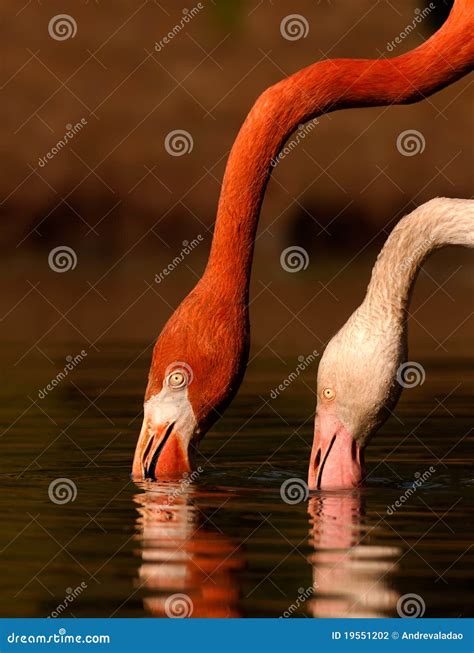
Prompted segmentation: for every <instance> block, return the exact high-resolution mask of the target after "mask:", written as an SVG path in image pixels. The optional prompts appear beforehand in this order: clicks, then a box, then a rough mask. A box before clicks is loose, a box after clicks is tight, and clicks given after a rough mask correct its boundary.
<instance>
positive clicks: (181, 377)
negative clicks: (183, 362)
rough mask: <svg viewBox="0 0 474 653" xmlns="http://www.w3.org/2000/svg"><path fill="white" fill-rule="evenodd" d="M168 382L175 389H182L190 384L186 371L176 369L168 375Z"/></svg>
mask: <svg viewBox="0 0 474 653" xmlns="http://www.w3.org/2000/svg"><path fill="white" fill-rule="evenodd" d="M166 382H167V384H168V385H169V387H170V388H173V390H180V389H181V388H184V387H185V386H186V385H187V384H188V379H187V377H186V374H185V373H184V372H181V371H176V372H171V374H169V375H168V376H167V378H166Z"/></svg>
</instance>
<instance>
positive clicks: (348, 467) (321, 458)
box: [308, 410, 364, 490]
mask: <svg viewBox="0 0 474 653" xmlns="http://www.w3.org/2000/svg"><path fill="white" fill-rule="evenodd" d="M363 467H364V458H363V449H362V448H361V447H360V446H359V444H358V443H357V441H356V440H354V438H353V437H352V435H351V434H350V433H349V432H348V431H347V429H346V427H345V426H344V425H343V424H342V422H341V421H340V420H339V419H338V418H337V417H336V416H335V415H334V414H333V413H330V412H328V411H325V410H320V411H318V414H317V416H316V422H315V427H314V440H313V448H312V451H311V459H310V464H309V473H308V487H309V488H310V489H311V490H343V489H349V488H353V487H357V486H358V485H360V484H361V482H362V479H363V476H364V469H363Z"/></svg>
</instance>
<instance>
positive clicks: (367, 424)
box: [308, 312, 403, 490]
mask: <svg viewBox="0 0 474 653" xmlns="http://www.w3.org/2000/svg"><path fill="white" fill-rule="evenodd" d="M402 356H403V346H402V339H401V338H400V334H397V333H394V332H393V333H392V332H390V333H377V332H376V330H375V329H374V328H371V325H370V324H369V323H366V324H364V323H363V322H361V321H360V320H359V319H358V315H357V312H356V313H355V314H354V315H353V316H352V318H351V319H350V320H349V321H348V322H347V323H346V324H345V325H344V327H343V328H342V329H341V330H340V331H339V332H338V333H337V334H336V335H335V336H334V338H333V339H332V340H331V341H330V342H329V344H328V346H327V347H326V350H325V351H324V354H323V356H322V357H321V361H320V364H319V369H318V384H317V407H316V417H315V423H314V439H313V447H312V451H311V459H310V466H309V473H308V485H309V487H310V489H321V490H331V489H334V490H337V489H345V488H351V487H355V486H357V485H360V483H361V482H362V480H363V477H364V450H365V447H366V445H367V444H368V442H369V440H370V438H371V437H372V435H373V434H374V433H375V432H376V431H377V429H378V428H380V426H381V425H382V424H383V423H384V422H385V420H386V419H387V417H388V416H389V414H390V410H391V409H392V408H393V407H394V406H395V404H396V402H397V399H398V397H399V395H400V391H401V386H400V385H399V383H398V382H397V380H396V376H397V368H398V366H399V364H400V360H401V358H402Z"/></svg>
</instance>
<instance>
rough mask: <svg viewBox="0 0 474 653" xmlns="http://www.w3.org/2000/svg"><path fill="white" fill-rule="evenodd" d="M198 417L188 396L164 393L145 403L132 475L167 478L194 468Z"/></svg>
mask: <svg viewBox="0 0 474 653" xmlns="http://www.w3.org/2000/svg"><path fill="white" fill-rule="evenodd" d="M196 426H197V425H196V420H195V418H194V414H193V412H192V408H191V405H190V404H189V401H188V400H187V397H184V396H183V397H179V398H176V397H173V396H170V395H169V394H167V393H166V392H165V393H161V395H155V396H154V397H152V398H151V399H150V400H148V401H147V402H146V403H145V415H144V419H143V425H142V428H141V431H140V435H139V437H138V442H137V446H136V449H135V456H134V458H133V467H132V478H133V479H134V480H135V481H142V480H143V479H152V480H157V479H160V480H161V479H167V478H177V477H181V476H183V474H184V473H187V472H190V471H192V470H193V469H194V452H195V445H194V441H195V432H196Z"/></svg>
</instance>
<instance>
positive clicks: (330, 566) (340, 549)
mask: <svg viewBox="0 0 474 653" xmlns="http://www.w3.org/2000/svg"><path fill="white" fill-rule="evenodd" d="M308 512H309V514H310V525H311V531H310V533H311V543H312V544H313V546H314V549H315V552H314V553H313V554H312V555H311V556H310V558H309V561H310V562H311V564H312V566H313V587H314V596H313V598H312V599H311V601H310V604H309V611H310V612H311V614H312V615H313V616H314V617H388V616H391V615H393V612H394V610H395V607H396V603H397V599H398V594H397V593H396V592H395V591H394V590H392V589H390V588H389V587H388V584H387V579H388V578H389V577H390V575H391V574H392V573H393V572H395V571H396V570H397V564H396V561H397V560H398V559H399V557H400V555H401V549H399V548H398V547H393V546H370V545H368V544H367V537H368V536H369V534H370V530H372V529H370V530H368V529H367V527H366V526H364V520H363V503H362V497H361V496H360V495H359V494H356V493H354V494H352V493H351V494H347V495H340V496H337V495H335V496H330V495H325V496H321V497H315V498H312V499H310V501H309V504H308ZM373 528H374V527H373ZM375 528H376V527H375Z"/></svg>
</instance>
